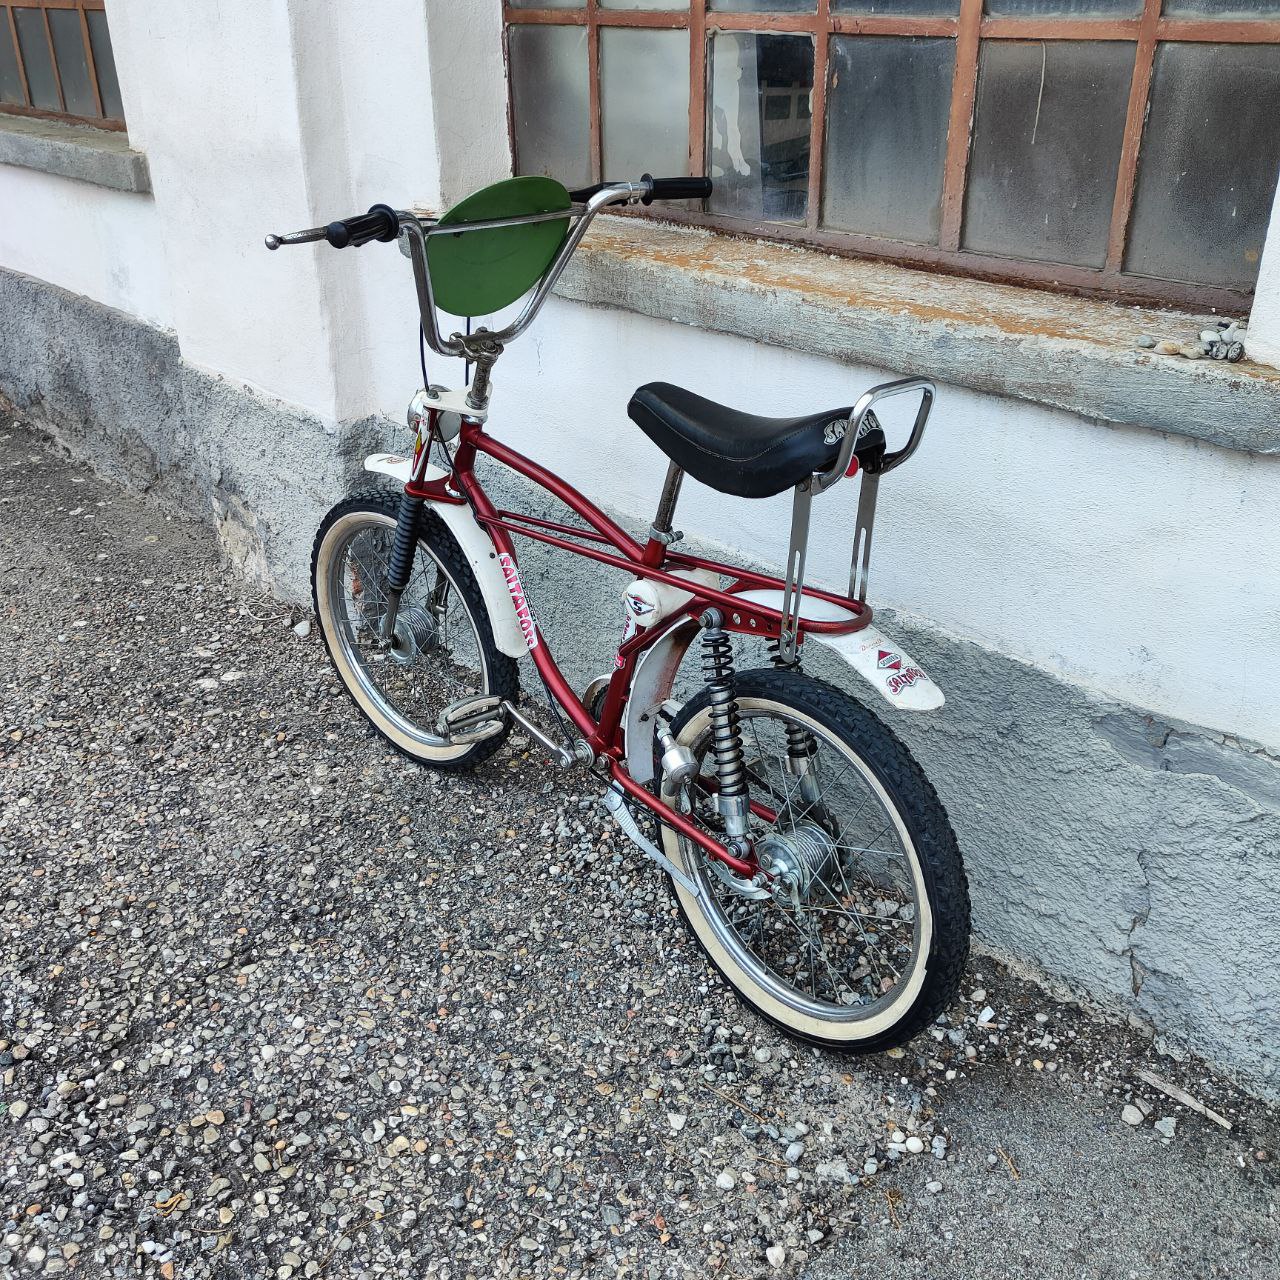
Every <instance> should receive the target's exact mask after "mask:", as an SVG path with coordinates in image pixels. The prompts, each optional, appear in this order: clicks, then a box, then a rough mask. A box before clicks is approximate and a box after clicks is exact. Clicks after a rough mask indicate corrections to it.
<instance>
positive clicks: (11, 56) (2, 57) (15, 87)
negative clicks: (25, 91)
mask: <svg viewBox="0 0 1280 1280" xmlns="http://www.w3.org/2000/svg"><path fill="white" fill-rule="evenodd" d="M0 102H12V103H14V104H16V105H17V106H19V107H21V106H24V105H25V104H26V99H25V98H24V97H23V96H22V75H21V73H20V72H19V70H18V51H17V50H16V49H15V48H14V47H13V34H12V33H11V32H10V30H9V10H8V7H7V6H5V5H0Z"/></svg>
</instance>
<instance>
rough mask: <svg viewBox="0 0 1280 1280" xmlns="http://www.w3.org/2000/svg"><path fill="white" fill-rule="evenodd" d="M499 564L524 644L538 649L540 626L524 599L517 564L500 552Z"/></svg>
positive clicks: (503, 552)
mask: <svg viewBox="0 0 1280 1280" xmlns="http://www.w3.org/2000/svg"><path fill="white" fill-rule="evenodd" d="M498 564H499V565H500V566H501V567H502V576H503V578H504V579H506V583H507V590H508V591H509V592H510V593H511V603H512V604H513V605H515V607H516V621H517V622H519V623H520V632H521V634H522V635H523V636H524V642H525V644H526V645H528V646H529V648H530V649H536V648H537V647H538V624H537V623H536V622H535V621H534V619H533V611H532V610H531V609H530V608H529V603H528V601H527V600H525V598H524V588H523V587H522V586H521V585H520V574H519V573H518V572H517V571H516V562H515V560H514V559H513V558H512V557H511V556H510V555H508V554H507V553H506V552H505V551H499V552H498Z"/></svg>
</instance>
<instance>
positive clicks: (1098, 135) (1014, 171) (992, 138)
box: [964, 40, 1135, 267]
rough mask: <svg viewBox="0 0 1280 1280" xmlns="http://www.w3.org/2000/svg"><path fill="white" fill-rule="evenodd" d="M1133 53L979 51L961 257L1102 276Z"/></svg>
mask: <svg viewBox="0 0 1280 1280" xmlns="http://www.w3.org/2000/svg"><path fill="white" fill-rule="evenodd" d="M1134 48H1135V46H1134V45H1132V44H1129V43H1119V42H1098V41H1077V40H989V41H984V43H983V45H982V54H981V61H980V63H979V72H978V101H977V109H976V112H975V116H974V137H973V154H972V157H971V158H970V161H969V177H968V192H967V195H966V200H965V220H964V247H965V248H966V249H975V250H977V251H978V252H981V253H993V254H999V255H1001V256H1003V257H1011V258H1035V259H1040V260H1043V261H1046V262H1063V263H1072V264H1075V265H1078V266H1089V267H1100V266H1102V264H1103V263H1104V261H1105V260H1106V256H1107V233H1108V231H1109V229H1110V225H1111V205H1112V201H1113V200H1114V198H1115V186H1116V170H1117V167H1118V165H1119V160H1120V143H1121V138H1122V135H1123V133H1124V119H1125V111H1126V108H1127V107H1128V102H1129V81H1130V78H1131V76H1132V74H1133V59H1134Z"/></svg>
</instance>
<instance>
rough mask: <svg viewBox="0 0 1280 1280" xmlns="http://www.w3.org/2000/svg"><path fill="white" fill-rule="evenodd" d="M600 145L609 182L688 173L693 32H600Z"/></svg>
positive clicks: (626, 29) (621, 30) (614, 30)
mask: <svg viewBox="0 0 1280 1280" xmlns="http://www.w3.org/2000/svg"><path fill="white" fill-rule="evenodd" d="M600 107H601V113H602V116H603V118H602V120H601V145H602V146H603V148H604V176H605V177H606V178H607V179H611V180H613V179H619V180H622V179H631V178H638V177H639V176H640V175H641V174H642V173H651V174H653V175H654V176H655V177H658V178H678V177H682V176H683V175H684V174H686V173H688V172H689V33H688V32H687V31H643V30H638V29H628V28H625V27H607V28H605V29H603V30H602V31H601V32H600Z"/></svg>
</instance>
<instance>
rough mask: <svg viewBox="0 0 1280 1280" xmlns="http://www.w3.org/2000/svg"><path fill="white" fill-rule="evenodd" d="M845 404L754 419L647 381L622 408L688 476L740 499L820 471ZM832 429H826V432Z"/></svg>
mask: <svg viewBox="0 0 1280 1280" xmlns="http://www.w3.org/2000/svg"><path fill="white" fill-rule="evenodd" d="M849 412H850V410H849V408H848V407H847V406H846V407H845V408H843V409H828V410H826V411H825V412H824V413H810V414H806V415H805V416H804V417H800V418H761V417H757V416H756V415H755V414H754V413H742V412H740V411H739V410H737V409H728V408H726V407H725V406H724V405H722V404H716V403H715V401H714V400H704V399H703V398H702V396H697V395H694V394H693V392H692V391H686V390H684V388H683V387H674V386H672V385H671V384H670V383H669V382H650V383H646V385H645V386H643V387H641V388H640V389H639V390H638V391H637V392H636V393H635V395H633V396H632V397H631V403H630V404H629V405H628V406H627V413H628V414H629V415H630V417H631V420H632V421H633V422H634V423H635V424H636V425H637V426H638V427H639V428H640V430H641V431H643V432H644V433H645V435H647V436H648V437H649V439H650V440H652V441H653V443H654V444H656V445H657V446H658V448H659V449H661V450H662V452H663V453H665V454H666V455H667V457H668V458H670V459H671V460H672V462H674V463H675V464H676V465H677V466H678V467H681V468H683V470H685V471H686V472H688V473H689V475H691V476H692V477H693V478H694V479H695V480H700V481H701V482H702V483H703V484H705V485H708V486H709V487H710V488H712V489H718V490H719V491H720V492H721V493H732V494H734V495H736V496H737V497H739V498H767V497H769V496H770V495H772V494H775V493H781V492H782V491H783V490H784V489H790V488H793V487H794V486H795V485H797V484H799V483H800V481H801V480H803V479H804V478H805V476H807V475H811V474H812V473H813V472H815V471H825V470H826V469H827V468H828V467H830V466H831V465H832V463H834V462H835V460H836V457H837V455H838V454H839V452H840V436H841V435H843V432H842V431H837V430H835V428H836V424H839V426H841V427H842V426H844V425H845V424H846V423H847V422H848V418H849ZM828 428H832V430H830V431H829V430H828Z"/></svg>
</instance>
